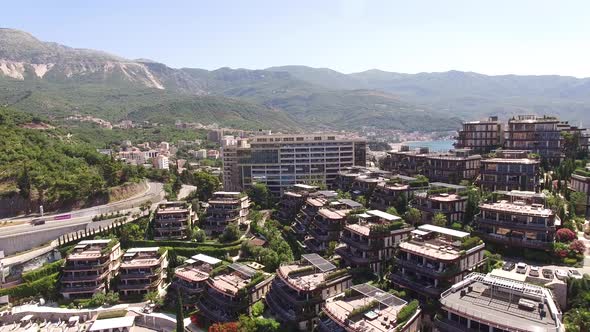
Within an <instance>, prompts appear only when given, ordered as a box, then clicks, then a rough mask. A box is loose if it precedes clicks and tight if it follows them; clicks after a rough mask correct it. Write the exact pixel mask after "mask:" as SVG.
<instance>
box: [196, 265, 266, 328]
mask: <svg viewBox="0 0 590 332" xmlns="http://www.w3.org/2000/svg"><path fill="white" fill-rule="evenodd" d="M272 279H273V276H272V275H270V274H268V273H264V272H259V271H256V270H255V269H253V268H251V267H249V266H246V265H244V264H241V263H232V264H230V265H228V266H227V268H226V269H224V270H223V271H221V272H220V273H219V274H218V275H210V276H209V279H208V280H207V286H206V290H205V292H204V293H203V296H201V298H200V299H199V301H198V302H197V308H198V309H199V315H201V317H202V318H204V319H205V322H210V323H216V322H221V323H226V322H235V321H237V320H238V318H239V316H240V315H243V314H246V315H247V314H249V313H250V309H251V306H252V305H253V304H254V303H256V302H258V301H260V300H262V299H263V298H264V296H265V295H266V293H267V292H268V290H269V289H270V284H271V282H272Z"/></svg>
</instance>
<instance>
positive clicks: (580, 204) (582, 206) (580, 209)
mask: <svg viewBox="0 0 590 332" xmlns="http://www.w3.org/2000/svg"><path fill="white" fill-rule="evenodd" d="M587 201H588V197H587V196H586V194H585V193H583V192H579V191H575V192H572V193H571V194H570V199H569V203H570V204H569V207H570V209H571V210H572V212H574V213H575V215H577V216H584V215H586V202H587Z"/></svg>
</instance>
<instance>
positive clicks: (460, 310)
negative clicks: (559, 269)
mask: <svg viewBox="0 0 590 332" xmlns="http://www.w3.org/2000/svg"><path fill="white" fill-rule="evenodd" d="M440 303H441V305H442V311H443V314H442V315H437V316H436V318H435V321H434V325H435V328H436V329H437V330H438V331H440V332H456V331H486V332H521V331H547V332H563V331H565V329H564V326H563V325H562V322H561V320H562V314H561V312H560V310H559V308H558V306H557V303H556V302H555V300H554V299H553V294H552V293H551V290H550V289H549V288H546V287H543V286H539V285H536V284H531V283H527V282H524V281H523V280H514V279H509V278H506V277H503V276H498V275H494V273H490V274H487V275H485V274H481V273H471V274H469V275H468V276H467V277H465V279H464V280H462V281H459V282H457V283H456V284H454V285H453V286H452V287H451V288H449V289H448V290H447V291H445V292H444V293H442V295H441V297H440Z"/></svg>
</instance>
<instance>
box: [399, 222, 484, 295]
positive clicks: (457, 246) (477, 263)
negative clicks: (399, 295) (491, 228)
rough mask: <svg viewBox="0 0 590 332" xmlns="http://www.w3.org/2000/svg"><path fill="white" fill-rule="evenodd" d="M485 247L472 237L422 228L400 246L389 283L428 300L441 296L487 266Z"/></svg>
mask: <svg viewBox="0 0 590 332" xmlns="http://www.w3.org/2000/svg"><path fill="white" fill-rule="evenodd" d="M484 248H485V244H484V243H483V242H482V241H481V240H480V239H479V238H477V237H471V236H470V235H469V233H466V232H462V231H457V230H453V229H449V228H444V227H438V226H434V225H422V226H419V227H418V229H416V230H413V231H412V232H411V237H410V239H409V240H408V241H405V242H402V243H400V245H399V250H398V254H397V257H396V258H395V271H394V272H392V273H391V274H390V275H389V280H390V281H391V282H392V283H393V284H394V285H395V286H396V287H399V288H407V289H410V290H412V291H413V292H416V293H419V294H421V295H423V296H425V297H433V296H434V297H438V296H440V294H441V293H442V292H443V291H444V290H445V289H447V288H448V287H450V286H451V285H452V284H454V283H457V282H459V281H461V280H462V279H463V277H464V276H466V275H467V274H469V273H470V272H472V271H474V270H476V269H478V268H480V267H481V266H482V265H483V264H484V263H485V258H484Z"/></svg>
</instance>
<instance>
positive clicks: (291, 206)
mask: <svg viewBox="0 0 590 332" xmlns="http://www.w3.org/2000/svg"><path fill="white" fill-rule="evenodd" d="M317 190H318V187H317V186H311V185H308V184H303V183H298V184H296V185H294V186H293V187H292V188H291V189H289V190H287V191H285V192H284V193H283V195H282V196H281V199H280V201H279V203H278V204H277V213H276V214H275V217H276V218H277V220H279V221H281V222H284V223H291V222H293V221H294V220H295V217H296V216H297V214H298V213H299V210H301V208H302V207H303V205H304V204H305V201H306V200H307V198H308V197H309V195H311V194H314V193H315V192H317Z"/></svg>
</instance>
